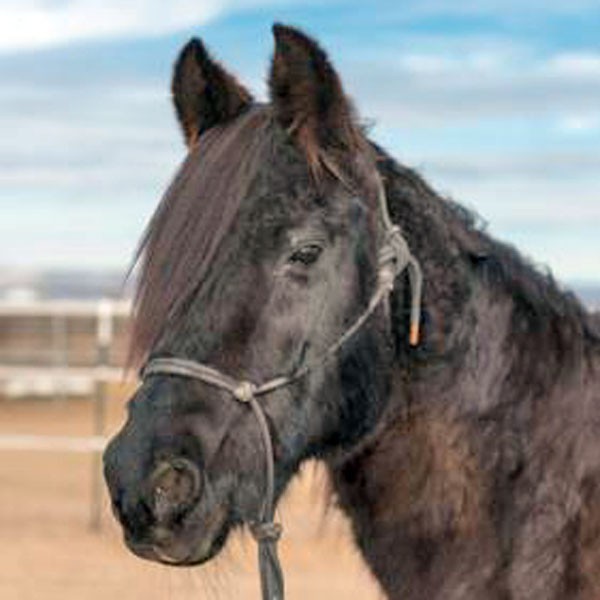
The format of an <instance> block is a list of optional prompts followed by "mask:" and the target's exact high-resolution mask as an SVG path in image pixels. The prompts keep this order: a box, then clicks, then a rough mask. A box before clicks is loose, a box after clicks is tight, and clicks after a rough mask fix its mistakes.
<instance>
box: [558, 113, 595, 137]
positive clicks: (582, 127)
mask: <svg viewBox="0 0 600 600" xmlns="http://www.w3.org/2000/svg"><path fill="white" fill-rule="evenodd" d="M557 129H558V130H559V131H561V132H563V133H568V134H574V135H581V134H587V133H595V132H597V131H598V130H600V114H573V115H567V116H565V117H562V118H561V119H559V121H558V123H557Z"/></svg>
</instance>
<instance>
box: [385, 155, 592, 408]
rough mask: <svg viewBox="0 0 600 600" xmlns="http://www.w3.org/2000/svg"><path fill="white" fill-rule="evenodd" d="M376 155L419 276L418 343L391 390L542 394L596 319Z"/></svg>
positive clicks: (424, 398)
mask: <svg viewBox="0 0 600 600" xmlns="http://www.w3.org/2000/svg"><path fill="white" fill-rule="evenodd" d="M380 157H381V158H380V162H379V164H380V171H381V175H382V177H383V179H384V181H385V184H386V192H387V196H388V203H389V208H390V213H391V216H392V219H393V220H394V221H395V222H396V223H398V224H400V225H401V227H402V228H403V232H404V235H405V236H406V238H407V240H408V243H409V246H410V247H411V249H412V251H413V253H414V254H415V255H416V257H417V258H418V260H419V262H420V264H421V267H422V270H423V274H424V281H425V288H424V306H423V308H424V328H423V329H424V331H423V334H424V335H423V343H422V347H421V348H419V349H417V351H415V352H411V351H409V353H408V359H407V360H405V361H403V362H404V364H403V368H404V373H403V377H402V382H403V383H402V384H401V385H405V382H408V391H407V390H404V394H399V395H400V396H402V395H404V396H408V397H409V398H413V399H414V400H415V402H416V403H417V404H418V403H420V402H427V403H429V402H443V399H444V398H447V401H448V402H452V403H457V402H458V403H465V402H466V403H468V402H472V403H474V406H472V407H471V408H472V409H473V410H475V411H478V410H480V409H481V410H485V409H487V408H489V407H490V406H491V405H492V404H493V403H495V402H497V403H501V402H502V401H503V400H506V399H507V396H508V397H512V398H518V397H524V396H531V395H532V394H537V395H544V394H548V393H550V392H551V391H552V388H553V387H554V386H557V385H559V384H560V382H561V381H565V380H567V379H569V378H573V377H577V373H578V372H579V371H580V370H581V369H582V368H584V367H585V365H587V364H589V363H590V360H595V359H590V356H591V355H592V354H596V355H597V348H598V344H599V343H600V342H599V340H600V335H599V334H598V328H595V325H594V324H593V322H592V317H591V316H590V315H588V314H586V311H585V310H584V309H583V308H582V306H581V305H580V303H579V301H578V300H577V299H576V298H575V297H574V296H573V295H572V294H570V293H567V292H564V291H563V290H561V289H560V288H559V287H558V286H557V285H556V283H555V282H554V280H553V279H552V277H551V276H549V275H547V274H542V273H540V272H538V271H537V270H536V269H535V268H534V267H533V266H531V265H530V264H529V263H528V262H527V261H526V260H525V259H523V258H522V257H521V256H520V255H519V254H518V252H516V251H515V250H514V249H513V248H511V247H510V246H507V245H505V244H502V243H500V242H498V241H496V240H493V239H492V238H491V237H489V236H488V235H487V234H486V233H485V232H484V231H483V228H482V227H481V226H480V224H479V222H478V219H477V217H476V216H475V215H472V214H471V213H469V212H468V211H467V210H465V209H463V208H462V207H460V206H459V205H457V204H454V203H453V202H451V201H448V200H444V199H442V198H440V197H439V196H438V195H437V194H436V193H435V192H434V191H433V190H432V189H431V188H430V187H429V186H428V185H427V184H426V183H425V182H424V181H423V180H422V179H421V178H420V177H419V176H418V175H417V174H416V173H414V172H413V171H411V170H409V169H407V168H404V167H402V166H400V165H398V164H397V163H396V162H395V161H394V160H393V159H391V158H389V157H388V156H386V155H385V154H383V153H380ZM399 314H400V316H401V317H403V315H404V314H405V311H404V309H403V308H402V309H401V310H400V311H399ZM403 320H404V321H405V318H404V319H403ZM401 321H402V318H399V319H397V323H396V324H395V328H396V330H397V332H398V333H399V335H402V336H405V329H406V324H405V323H402V322H401ZM594 330H595V332H594ZM399 343H400V344H402V340H399ZM594 348H595V350H594ZM403 402H404V401H402V402H401V404H402V403H403ZM465 408H466V407H465Z"/></svg>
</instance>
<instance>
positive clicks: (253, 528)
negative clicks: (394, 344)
mask: <svg viewBox="0 0 600 600" xmlns="http://www.w3.org/2000/svg"><path fill="white" fill-rule="evenodd" d="M379 203H380V209H381V211H380V214H381V216H382V220H383V225H384V230H385V241H384V244H383V246H382V247H381V249H380V252H379V261H378V263H379V272H378V283H377V288H376V290H375V293H374V294H373V296H372V297H371V300H370V302H369V304H368V306H367V308H366V309H365V310H364V311H363V312H362V313H361V314H360V315H359V316H358V317H357V319H356V320H355V321H354V323H353V324H352V326H351V327H349V328H348V329H347V330H346V331H345V332H344V333H343V334H342V335H341V336H340V337H339V338H338V340H337V341H336V342H334V343H333V344H332V345H331V346H329V348H327V350H326V351H325V352H324V353H323V354H322V355H321V356H319V357H318V358H317V359H316V360H313V361H311V362H308V363H305V365H304V366H302V367H301V368H300V369H299V370H297V371H296V372H295V373H293V374H292V375H289V376H282V377H275V378H274V379H270V380H269V381H267V382H266V383H263V384H261V385H255V384H254V383H252V382H250V381H240V380H237V379H234V378H233V377H230V376H229V375H227V374H225V373H222V372H221V371H219V370H217V369H214V368H212V367H210V366H208V365H204V364H202V363H199V362H196V361H193V360H188V359H184V358H153V359H151V360H150V361H149V362H148V363H147V364H146V365H145V367H144V368H143V370H142V373H141V377H142V378H145V377H147V376H149V375H159V374H164V375H175V376H181V377H190V378H192V379H197V380H200V381H202V382H204V383H206V384H208V385H212V386H213V387H217V388H219V389H222V390H224V391H227V392H229V393H230V394H231V395H232V396H233V397H234V398H235V399H236V400H238V401H239V402H242V403H244V404H249V405H250V408H251V409H252V411H253V412H254V416H255V417H256V421H257V423H258V426H259V430H260V433H261V437H262V441H263V445H264V450H265V459H266V485H265V499H264V503H263V506H262V509H261V512H260V518H259V520H258V521H254V522H252V523H249V528H250V532H251V534H252V536H253V537H254V539H255V540H256V542H257V544H258V565H259V571H260V581H261V590H262V600H284V581H283V572H282V570H281V564H280V562H279V556H278V554H277V542H278V541H279V539H280V537H281V533H282V527H281V525H280V524H279V523H275V521H274V517H275V457H274V454H273V442H272V439H271V432H270V430H269V424H268V422H267V418H266V416H265V413H264V410H263V408H262V406H261V405H260V404H259V402H258V400H257V397H258V396H262V395H265V394H269V393H271V392H273V391H275V390H277V389H279V388H283V387H286V386H288V385H290V384H291V383H293V382H296V381H298V380H299V379H301V378H303V377H304V376H305V375H307V374H308V373H309V372H310V371H311V370H313V369H314V368H316V367H317V366H324V365H325V364H327V363H328V362H329V361H330V360H331V359H332V358H333V357H334V356H335V355H336V354H337V353H338V351H339V350H340V349H341V348H342V347H343V346H344V345H345V344H346V342H348V340H349V339H350V338H351V337H352V336H354V334H355V333H356V332H357V331H358V330H359V329H360V328H361V327H362V326H363V324H364V323H365V322H366V321H367V320H368V318H369V317H370V316H371V315H372V314H373V312H374V311H375V310H376V308H377V306H379V303H380V302H381V301H382V300H384V299H385V298H387V297H388V296H389V294H390V293H391V292H392V291H393V289H394V282H395V280H396V277H397V276H398V275H399V274H400V273H401V272H402V271H404V270H405V269H406V270H407V272H408V277H409V283H410V288H411V294H412V300H411V310H410V331H409V343H410V344H411V345H412V346H416V345H417V344H418V343H419V326H420V319H421V294H422V288H423V276H422V273H421V268H420V266H419V263H418V262H417V261H416V259H415V258H414V257H413V255H412V254H411V252H410V250H409V248H408V244H407V243H406V240H405V239H404V237H403V236H402V232H401V230H400V228H399V227H398V226H397V225H394V224H393V223H392V220H391V219H390V216H389V212H388V207H387V201H386V197H385V191H384V188H383V184H381V185H380V189H379Z"/></svg>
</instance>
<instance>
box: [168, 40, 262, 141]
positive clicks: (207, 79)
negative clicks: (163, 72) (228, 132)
mask: <svg viewBox="0 0 600 600" xmlns="http://www.w3.org/2000/svg"><path fill="white" fill-rule="evenodd" d="M171 89H172V92H173V102H174V104H175V110H176V111H177V117H178V119H179V123H180V125H181V128H182V129H183V133H184V136H185V141H186V144H187V145H188V146H192V145H193V144H194V143H195V142H196V140H197V139H198V137H199V136H200V135H201V134H202V132H203V131H206V130H207V129H209V128H210V127H213V126H214V125H217V124H218V123H223V122H225V121H228V120H229V119H232V118H233V117H236V116H237V115H239V114H240V113H241V112H242V111H243V110H244V109H245V108H246V107H247V106H249V105H250V103H251V102H252V96H251V94H250V92H248V90H246V88H245V87H243V86H242V85H241V84H240V83H238V82H237V80H236V79H235V77H233V75H230V74H229V73H228V72H227V71H226V70H225V69H224V68H223V67H222V66H221V65H220V64H219V63H218V62H216V61H214V60H213V59H212V58H211V56H210V55H209V53H208V52H207V50H206V48H205V47H204V44H203V43H202V42H201V41H200V40H199V39H197V38H194V39H192V40H190V41H189V42H188V43H187V44H186V46H185V47H184V48H183V50H182V51H181V53H180V54H179V58H178V59H177V62H176V64H175V70H174V73H173V81H172V86H171Z"/></svg>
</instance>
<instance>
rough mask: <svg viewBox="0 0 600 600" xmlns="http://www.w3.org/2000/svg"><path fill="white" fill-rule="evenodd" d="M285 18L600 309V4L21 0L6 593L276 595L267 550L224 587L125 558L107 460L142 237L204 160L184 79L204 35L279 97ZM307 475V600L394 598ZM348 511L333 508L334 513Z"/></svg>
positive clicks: (3, 357)
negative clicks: (177, 75) (176, 73)
mask: <svg viewBox="0 0 600 600" xmlns="http://www.w3.org/2000/svg"><path fill="white" fill-rule="evenodd" d="M274 21H282V22H285V23H289V24H293V25H297V26H300V27H303V28H304V29H306V30H307V31H308V32H309V33H311V34H313V35H314V36H316V37H317V38H318V39H319V40H320V41H321V43H322V44H323V45H324V47H325V48H326V49H327V50H328V51H329V53H330V56H331V58H332V60H333V61H334V64H335V65H336V67H337V69H338V71H339V72H340V74H341V75H342V78H343V81H344V83H345V87H346V89H347V91H348V92H349V94H350V95H351V96H352V97H353V98H354V100H355V103H356V105H357V108H358V110H359V113H360V115H361V117H362V119H363V120H364V121H365V123H367V124H368V126H369V128H370V131H371V135H372V137H373V138H374V139H375V140H376V141H378V142H379V143H380V144H382V145H384V146H385V147H386V148H387V149H388V150H389V151H391V152H392V153H393V154H394V155H395V156H396V157H397V158H398V159H399V160H400V161H402V162H403V163H405V164H407V165H410V166H413V167H416V168H417V169H418V170H419V171H420V172H421V173H422V174H423V175H424V176H425V177H426V178H427V179H428V180H429V181H430V182H431V183H432V184H433V185H434V187H436V188H437V189H438V191H440V192H441V193H442V194H443V195H445V196H450V197H452V198H454V199H456V200H458V201H460V202H462V203H463V204H465V205H467V206H469V207H470V208H474V209H475V210H476V211H477V212H478V213H479V214H480V215H481V216H482V217H483V219H484V220H485V221H486V222H487V223H489V225H488V227H489V230H490V231H491V232H492V233H493V234H494V235H496V236H498V237H501V238H503V239H504V240H507V241H510V242H512V243H514V244H515V245H516V246H518V247H519V248H520V249H521V250H522V251H523V252H524V253H525V254H526V255H528V256H529V257H530V258H531V259H533V260H534V261H535V262H536V263H537V264H538V265H539V266H540V268H541V269H550V270H552V272H553V273H554V274H555V276H556V277H557V278H558V279H559V280H560V281H561V282H562V283H563V285H564V286H566V287H570V288H572V289H574V290H575V291H576V292H577V293H578V294H579V295H580V297H581V298H582V299H583V301H584V302H585V303H587V304H588V305H590V306H595V307H600V268H599V264H600V235H599V231H600V177H599V172H600V38H599V37H598V31H600V4H599V3H598V0H554V1H553V2H547V0H543V1H542V0H520V1H517V0H502V1H500V0H479V1H471V0H464V1H462V2H460V3H459V2H446V1H444V0H420V1H417V0H404V1H403V2H398V1H397V0H389V1H385V0H378V1H372V2H365V1H364V0H360V1H359V0H356V1H355V0H350V1H348V0H346V1H341V0H340V1H336V0H329V1H328V0H319V1H317V0H308V1H307V0H305V1H302V2H300V1H299V0H298V1H295V0H240V1H237V2H236V1H231V0H193V1H192V0H171V1H170V2H169V3H164V2H159V1H158V0H135V1H133V0H130V1H129V2H117V1H116V0H0V131H1V132H2V135H1V136H0V539H1V540H2V544H0V598H3V599H4V598H6V599H8V600H13V599H19V600H21V599H23V600H29V599H35V600H38V599H44V600H45V599H50V600H52V599H55V598H56V599H58V598H60V599H61V600H69V599H71V598H73V599H75V598H78V599H79V598H82V597H83V598H89V599H92V600H93V599H94V598H106V597H107V596H109V595H110V594H119V596H120V597H121V598H123V600H125V599H129V598H132V599H133V598H141V597H143V598H145V599H147V600H152V599H154V598H156V599H158V598H161V599H162V598H173V599H178V600H182V599H187V598H204V597H213V596H215V595H218V596H219V597H221V598H229V597H231V598H240V597H243V598H257V597H258V588H257V583H258V580H257V576H256V573H255V565H254V547H253V545H252V543H250V542H248V541H247V540H243V539H241V540H234V542H233V543H232V544H231V545H230V548H229V549H228V551H227V553H226V554H227V556H225V557H224V558H223V559H220V560H219V561H218V564H217V565H216V566H210V567H208V568H207V569H204V570H198V569H194V570H173V569H168V568H166V567H161V566H158V565H151V564H145V563H143V562H142V561H140V560H139V559H136V558H133V557H132V556H130V555H129V554H127V552H126V551H125V549H124V548H123V546H122V544H121V542H120V537H119V532H118V530H117V528H116V527H115V525H114V523H113V520H112V517H111V516H110V510H109V507H108V502H107V499H106V496H105V494H104V492H103V488H102V482H101V479H100V477H99V450H100V449H101V448H102V446H103V444H104V440H105V438H106V436H108V435H110V434H111V432H112V431H114V430H115V428H117V427H118V426H119V423H120V422H121V421H122V419H123V415H124V399H125V398H126V397H127V394H128V393H129V392H130V391H131V389H132V386H133V385H134V382H133V381H131V380H129V379H127V378H125V377H124V376H123V375H122V372H121V369H120V367H121V365H122V362H123V356H124V351H125V346H126V337H127V326H128V321H127V314H128V308H129V303H128V297H129V293H130V286H127V285H125V284H124V281H125V279H124V277H125V272H126V270H127V267H128V266H129V263H130V260H131V257H132V254H133V252H134V249H135V246H136V243H137V240H138V238H139V236H140V233H141V231H142V230H143V227H144V225H145V223H146V222H147V220H148V219H149V217H150V215H151V214H152V212H153V210H154V208H155V206H156V204H157V202H158V200H159V198H160V196H161V193H162V191H163V190H164V189H165V187H166V185H167V183H168V182H169V179H170V177H171V176H172V174H173V173H174V171H175V169H176V168H177V165H178V164H179V162H180V161H181V160H182V158H183V156H184V153H185V149H184V147H183V143H182V140H181V136H180V133H179V131H178V128H177V126H176V123H175V119H174V116H173V110H172V107H171V104H170V97H169V85H170V75H171V68H172V64H173V61H174V59H175V57H176V55H177V52H178V51H179V49H180V48H181V46H182V45H183V44H184V43H185V42H186V41H187V40H188V39H189V38H190V37H191V36H192V35H199V36H201V37H202V38H203V39H204V41H205V42H206V43H207V45H208V46H209V48H211V49H212V50H213V54H214V55H215V56H216V57H217V58H219V59H221V60H222V61H223V62H224V63H225V64H226V66H227V67H228V68H229V69H230V70H232V71H234V72H235V73H237V74H238V75H239V77H240V78H241V79H242V80H243V81H244V82H245V83H246V84H247V85H248V86H249V87H250V88H251V89H252V90H253V91H254V93H255V94H256V95H257V96H258V97H259V98H264V97H265V89H266V85H265V79H266V73H267V69H268V61H269V57H270V53H271V49H272V38H271V34H270V26H271V24H272V23H273V22H274ZM325 488H326V482H325V481H324V478H323V476H322V473H321V472H320V471H319V469H318V468H316V467H315V466H314V465H309V466H308V467H307V469H306V472H305V473H304V474H303V475H302V477H301V478H300V480H299V482H298V483H297V484H295V485H294V486H293V489H292V490H291V491H290V494H289V495H288V498H287V499H286V501H285V502H284V505H283V508H282V513H283V520H284V524H285V526H286V536H285V538H284V542H283V544H282V546H283V547H282V559H283V563H284V568H285V571H286V575H287V579H288V587H289V592H290V594H289V597H290V598H292V600H293V598H305V597H306V596H307V595H308V594H311V597H313V598H328V599H331V598H334V599H335V598H377V597H379V596H378V591H377V588H376V586H375V584H374V583H373V582H372V580H371V578H370V576H369V574H368V573H367V571H366V569H365V568H364V567H363V566H362V565H361V563H360V560H359V559H358V557H357V555H356V552H355V551H354V550H353V548H352V546H351V545H350V543H349V541H348V530H347V524H346V523H345V521H344V520H343V518H342V517H341V516H340V515H339V514H337V513H336V512H335V510H333V509H329V510H328V511H325V507H326V506H327V494H326V493H325ZM325 512H326V514H325Z"/></svg>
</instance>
